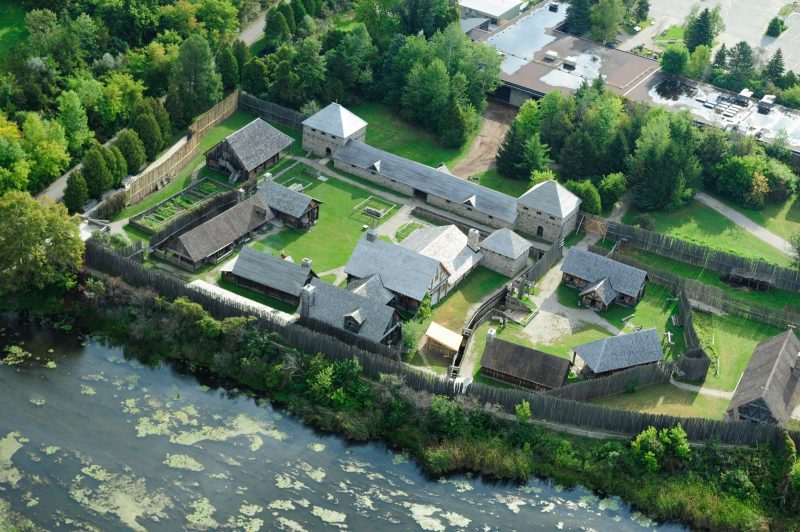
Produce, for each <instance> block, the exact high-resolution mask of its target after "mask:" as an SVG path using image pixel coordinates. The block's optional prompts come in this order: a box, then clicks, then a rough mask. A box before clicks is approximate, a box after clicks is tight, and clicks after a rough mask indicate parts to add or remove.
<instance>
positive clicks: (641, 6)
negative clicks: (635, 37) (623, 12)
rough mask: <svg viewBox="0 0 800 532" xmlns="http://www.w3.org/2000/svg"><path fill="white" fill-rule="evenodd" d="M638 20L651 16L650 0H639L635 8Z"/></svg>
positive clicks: (642, 20) (641, 20)
mask: <svg viewBox="0 0 800 532" xmlns="http://www.w3.org/2000/svg"><path fill="white" fill-rule="evenodd" d="M634 14H635V16H636V21H637V22H644V21H645V20H647V17H649V16H650V0H637V2H636V7H635V10H634Z"/></svg>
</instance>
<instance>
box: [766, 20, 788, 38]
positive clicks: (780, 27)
mask: <svg viewBox="0 0 800 532" xmlns="http://www.w3.org/2000/svg"><path fill="white" fill-rule="evenodd" d="M786 29H787V26H786V23H785V22H784V21H783V19H782V18H780V17H773V18H772V20H770V21H769V25H768V26H767V32H766V35H767V36H769V37H779V36H780V34H781V33H783V32H784V31H786Z"/></svg>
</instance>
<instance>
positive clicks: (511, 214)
mask: <svg viewBox="0 0 800 532" xmlns="http://www.w3.org/2000/svg"><path fill="white" fill-rule="evenodd" d="M333 158H334V159H336V160H339V161H342V162H345V163H348V164H352V165H354V166H356V167H357V168H361V169H363V170H368V171H369V170H370V169H372V168H374V165H375V164H376V163H377V162H380V174H381V175H383V176H386V177H388V178H390V179H394V180H395V181H397V182H399V183H403V184H404V185H407V186H409V187H411V188H414V189H417V190H420V191H422V192H425V193H427V194H433V195H435V196H439V197H441V198H444V199H446V200H449V201H451V202H453V203H459V204H467V205H469V206H470V207H472V208H474V209H475V210H476V211H478V212H480V213H483V214H486V215H488V216H493V217H495V218H497V219H498V220H502V221H504V222H508V223H514V222H515V221H516V219H517V200H516V199H514V198H512V197H511V196H508V195H506V194H503V193H501V192H497V191H496V190H492V189H489V188H486V187H482V186H480V185H477V184H475V183H473V182H471V181H465V180H464V179H460V178H458V177H455V176H453V175H450V174H447V173H445V172H440V171H439V170H436V169H434V168H431V167H430V166H425V165H424V164H420V163H418V162H415V161H411V160H409V159H406V158H404V157H400V156H399V155H394V154H393V153H389V152H387V151H383V150H379V149H378V148H374V147H372V146H370V145H369V144H364V143H363V142H359V141H355V140H350V141H348V142H347V144H345V145H344V146H342V147H341V148H339V149H337V150H336V151H335V152H334V154H333Z"/></svg>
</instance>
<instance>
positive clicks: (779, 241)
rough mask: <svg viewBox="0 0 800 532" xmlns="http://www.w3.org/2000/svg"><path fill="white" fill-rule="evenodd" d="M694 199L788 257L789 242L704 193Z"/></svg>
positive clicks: (699, 193) (698, 194) (696, 195)
mask: <svg viewBox="0 0 800 532" xmlns="http://www.w3.org/2000/svg"><path fill="white" fill-rule="evenodd" d="M694 197H695V199H696V200H697V201H699V202H700V203H702V204H703V205H705V206H707V207H711V208H712V209H714V210H715V211H717V212H718V213H720V214H721V215H722V216H724V217H725V218H727V219H728V220H730V221H732V222H733V223H735V224H736V225H738V226H739V227H741V228H742V229H744V230H745V231H747V232H748V233H750V234H752V235H753V236H755V237H756V238H758V239H759V240H761V241H762V242H765V243H767V244H769V245H770V246H772V247H774V248H775V249H777V250H778V251H780V252H781V253H785V254H786V255H789V250H790V249H791V246H790V245H789V242H787V241H786V240H785V239H783V238H781V237H779V236H778V235H776V234H775V233H773V232H772V231H770V230H768V229H766V228H765V227H763V226H761V225H758V224H757V223H755V222H754V221H753V220H751V219H750V218H748V217H747V216H745V215H744V214H742V213H740V212H739V211H737V210H736V209H732V208H730V207H728V206H727V205H725V204H724V203H722V202H721V201H719V200H718V199H715V198H712V197H711V196H709V195H708V194H706V193H704V192H698V193H697V194H695V196H694Z"/></svg>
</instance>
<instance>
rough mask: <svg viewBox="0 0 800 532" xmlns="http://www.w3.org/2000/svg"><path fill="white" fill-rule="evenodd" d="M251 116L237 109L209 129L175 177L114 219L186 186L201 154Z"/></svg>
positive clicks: (144, 208) (121, 217) (246, 121)
mask: <svg viewBox="0 0 800 532" xmlns="http://www.w3.org/2000/svg"><path fill="white" fill-rule="evenodd" d="M253 118H254V117H253V115H251V114H248V113H244V112H242V111H237V112H235V113H234V114H232V115H231V116H230V117H229V118H228V119H226V120H224V121H223V122H221V123H220V124H219V125H218V126H216V127H214V128H212V129H211V130H209V132H208V133H206V134H205V136H204V137H203V140H201V141H200V151H199V154H198V155H197V156H196V157H194V158H193V159H192V160H191V161H189V163H188V164H186V166H184V167H183V169H182V170H181V171H180V172H178V175H177V176H175V179H173V180H172V182H170V184H169V185H167V186H166V187H164V188H162V189H161V190H158V191H156V192H153V193H152V194H150V195H149V196H147V197H146V198H145V199H143V200H142V201H140V202H139V203H137V204H135V205H130V206H129V207H127V208H126V209H125V210H123V211H122V212H121V213H119V214H118V215H117V216H116V217H115V218H114V219H115V220H121V219H123V218H130V217H131V216H134V215H136V214H139V213H140V212H142V211H146V210H147V209H149V208H150V207H152V206H153V205H156V204H157V203H160V202H162V201H164V200H165V199H167V198H168V197H170V196H172V195H173V194H176V193H177V192H179V191H180V190H181V189H183V188H186V187H187V186H188V185H189V184H190V183H191V176H192V172H193V171H194V170H195V169H196V168H197V167H198V166H199V165H200V164H201V163H203V162H204V161H205V155H203V154H204V153H205V152H206V150H208V149H209V148H211V147H212V146H214V145H215V144H217V143H218V142H219V141H221V140H222V139H224V138H225V137H227V136H228V135H230V134H231V133H233V132H235V131H237V130H239V129H241V128H242V127H244V126H246V125H247V124H249V123H250V122H252V120H253Z"/></svg>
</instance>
